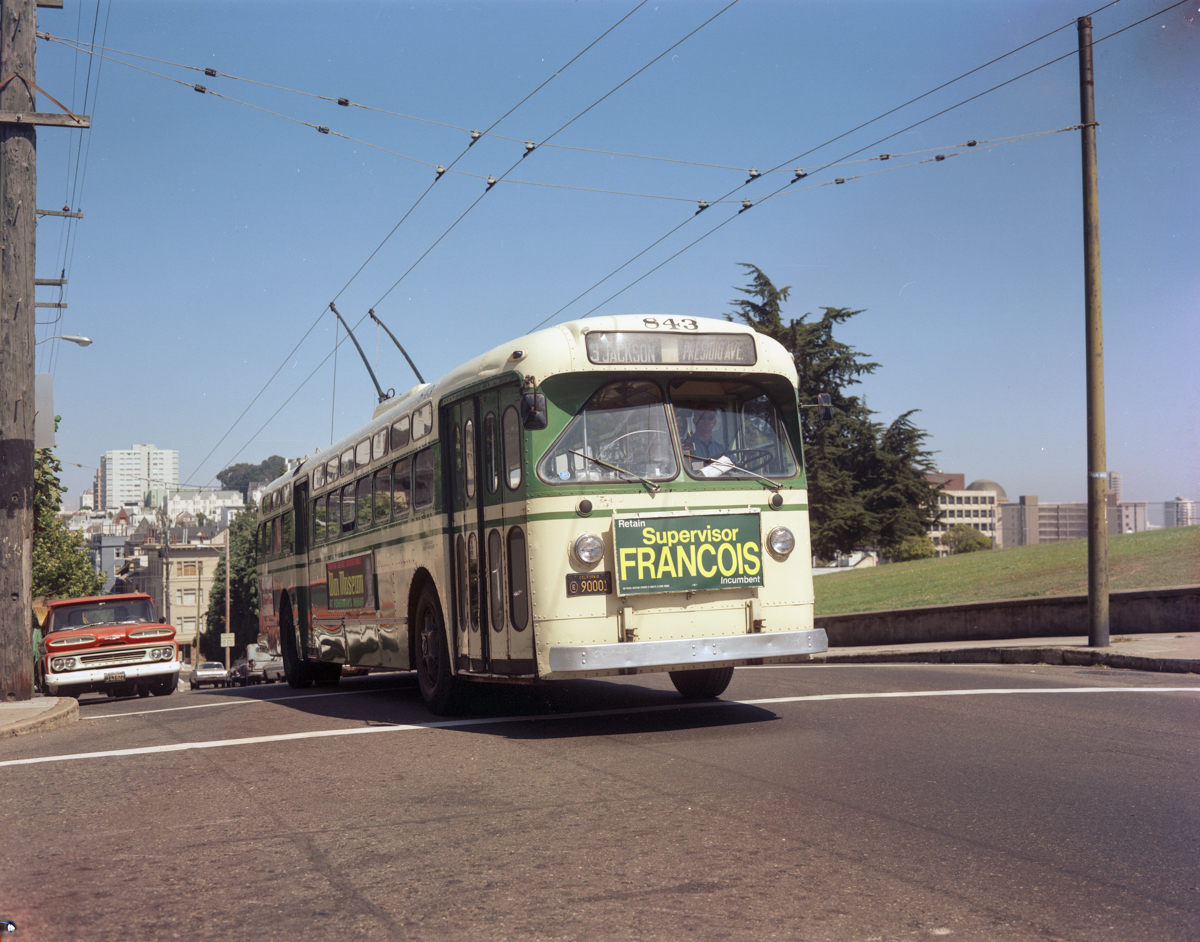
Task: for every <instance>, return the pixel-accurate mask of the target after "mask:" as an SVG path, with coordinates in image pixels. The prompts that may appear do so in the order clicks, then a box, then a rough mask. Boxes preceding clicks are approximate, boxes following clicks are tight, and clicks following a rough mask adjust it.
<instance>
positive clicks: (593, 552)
mask: <svg viewBox="0 0 1200 942" xmlns="http://www.w3.org/2000/svg"><path fill="white" fill-rule="evenodd" d="M572 550H573V551H574V553H575V558H576V559H578V560H579V561H580V562H581V563H583V564H584V565H585V566H594V565H595V564H596V563H598V562H600V560H601V559H603V558H604V541H603V540H602V539H600V537H598V536H597V535H596V534H595V533H585V534H583V536H581V537H579V538H578V539H576V540H575V545H574V546H573V547H572Z"/></svg>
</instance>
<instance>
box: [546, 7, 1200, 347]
mask: <svg viewBox="0 0 1200 942" xmlns="http://www.w3.org/2000/svg"><path fill="white" fill-rule="evenodd" d="M1119 2H1120V0H1111V2H1109V3H1106V4H1105V5H1104V6H1101V7H1099V8H1098V9H1097V10H1095V11H1093V14H1089V15H1094V13H1099V12H1100V11H1102V10H1105V9H1107V8H1108V7H1111V6H1114V5H1115V4H1116V3H1119ZM1187 2H1189V0H1177V2H1175V3H1172V4H1169V5H1168V6H1166V7H1164V8H1163V9H1161V10H1159V11H1157V12H1156V13H1153V14H1151V15H1149V16H1146V17H1143V18H1142V19H1140V20H1137V21H1136V22H1134V23H1131V24H1130V25H1129V26H1125V27H1122V28H1121V29H1119V30H1116V31H1114V32H1112V33H1109V34H1108V35H1107V36H1104V37H1103V38H1101V39H1098V40H1094V41H1093V45H1095V44H1096V43H1100V42H1103V41H1104V40H1107V39H1111V38H1112V37H1114V36H1117V35H1119V34H1120V33H1123V32H1125V31H1126V30H1128V29H1132V28H1133V27H1134V26H1138V25H1140V24H1141V23H1144V22H1146V21H1147V20H1150V19H1153V18H1154V17H1156V16H1159V15H1161V14H1163V13H1165V12H1167V11H1168V10H1171V9H1173V8H1175V7H1177V6H1182V5H1183V4H1184V3H1187ZM1071 25H1073V22H1072V23H1069V24H1065V25H1064V26H1060V27H1058V29H1055V30H1051V31H1050V32H1049V33H1046V34H1044V35H1042V36H1039V37H1038V38H1037V39H1034V40H1031V41H1030V42H1027V43H1024V44H1023V45H1021V46H1018V47H1017V48H1016V49H1013V50H1011V51H1009V52H1007V53H1005V54H1004V55H1002V56H998V57H996V58H995V59H992V60H990V61H989V62H987V63H984V65H981V66H978V67H977V68H974V69H971V70H970V71H969V72H965V73H963V74H962V75H960V76H958V78H955V79H951V80H950V81H949V82H944V83H942V84H941V85H939V86H937V88H934V89H931V90H930V91H928V92H925V93H924V94H922V95H918V96H917V97H916V98H913V99H910V100H909V101H907V102H905V103H904V104H902V105H898V106H897V107H895V108H892V109H890V110H889V111H886V112H884V113H883V114H881V115H879V116H878V117H876V118H872V119H871V120H870V121H867V122H864V123H863V124H860V125H858V127H856V128H852V129H851V130H850V131H846V132H844V133H842V134H839V135H837V136H836V137H834V138H831V139H830V140H828V141H826V142H825V143H823V144H819V145H817V146H816V147H813V148H810V149H809V150H807V151H805V152H804V153H802V154H799V155H797V156H796V157H794V158H792V159H791V160H789V161H785V162H784V163H781V164H778V165H777V166H776V167H774V168H772V172H773V171H775V170H778V169H780V168H782V167H784V166H787V165H788V164H791V163H794V162H795V161H797V160H800V159H802V158H803V157H805V156H807V155H808V154H811V153H813V152H815V151H817V150H820V149H821V148H823V147H826V146H828V145H829V144H832V143H833V142H835V141H838V140H841V139H842V138H843V137H845V136H846V135H847V134H851V133H853V132H854V131H857V130H861V129H862V128H864V127H867V126H868V125H870V124H874V123H875V122H876V121H879V120H881V119H882V118H885V117H887V116H888V115H890V114H894V113H895V112H896V111H899V110H900V109H901V108H905V107H907V106H908V105H910V104H912V103H914V102H916V101H920V100H921V99H923V98H926V97H928V96H929V95H931V94H933V93H934V92H936V91H938V90H940V89H943V88H946V87H947V86H949V85H952V84H954V83H955V82H958V81H960V80H961V79H963V78H966V77H967V76H969V75H973V74H974V73H975V72H978V71H979V70H980V69H982V68H986V67H987V66H988V65H991V64H993V63H995V62H999V61H1000V60H1001V59H1004V58H1007V57H1008V56H1010V55H1012V54H1013V53H1016V52H1019V51H1020V50H1022V49H1026V48H1028V47H1029V46H1031V45H1033V44H1034V43H1037V42H1040V41H1041V40H1043V39H1045V38H1047V37H1048V36H1052V35H1054V34H1055V33H1058V32H1060V31H1061V30H1063V29H1066V28H1067V27H1068V26H1071ZM1076 54H1077V52H1076V51H1075V50H1072V51H1071V52H1069V53H1067V54H1065V55H1062V56H1058V57H1057V58H1055V59H1052V60H1050V61H1049V62H1045V63H1043V64H1042V65H1040V66H1037V67H1036V68H1033V69H1029V70H1028V71H1026V72H1022V73H1021V74H1020V75H1017V76H1016V77H1014V78H1011V79H1009V80H1007V81H1005V82H1001V83H1000V84H998V85H995V86H993V87H992V88H989V89H987V90H986V91H983V92H980V93H979V94H977V95H972V96H971V97H970V98H967V99H964V100H963V101H960V102H958V103H957V104H955V105H951V106H950V107H949V108H944V109H942V110H941V111H939V112H937V113H936V114H933V115H930V116H928V117H926V118H923V119H922V120H921V121H918V122H915V123H914V124H911V125H909V126H908V127H906V128H904V129H902V130H900V131H897V132H895V133H893V134H889V135H886V136H885V137H882V138H880V139H879V140H877V141H875V142H874V143H871V144H867V145H866V146H864V147H860V148H859V149H857V150H855V151H852V152H851V153H849V154H847V155H845V156H844V157H842V158H839V160H838V161H835V162H831V163H829V164H826V165H824V166H823V167H820V168H817V170H818V171H819V170H823V169H827V168H828V167H830V166H834V165H835V164H836V163H840V162H841V161H846V160H849V158H851V157H854V156H855V155H857V154H860V153H862V152H863V151H864V150H867V149H870V148H873V147H877V146H878V145H879V144H882V143H884V142H885V141H888V140H890V139H891V138H893V137H896V136H898V135H900V134H903V133H906V132H907V131H910V130H912V129H913V128H915V127H918V126H920V125H921V124H925V123H926V122H928V121H932V120H933V119H934V118H937V117H940V116H941V115H943V114H946V113H947V112H949V111H953V110H954V109H955V108H959V107H961V106H962V105H964V104H967V103H968V102H971V101H974V100H976V99H977V98H980V97H982V96H984V95H987V94H990V93H991V92H993V91H996V90H997V89H999V88H1003V87H1004V86H1006V85H1010V84H1012V83H1013V82H1015V81H1017V80H1018V79H1021V78H1024V77H1026V76H1028V75H1031V74H1033V73H1034V72H1037V71H1039V70H1041V69H1044V68H1046V67H1047V66H1050V65H1054V64H1055V63H1057V62H1061V61H1062V60H1063V59H1067V58H1070V57H1072V56H1074V55H1076ZM814 172H817V171H814ZM807 175H808V174H807V173H805V174H804V175H803V176H807ZM803 176H802V175H800V174H799V173H798V174H797V176H796V177H795V178H794V179H793V180H792V181H791V182H789V183H787V184H785V185H784V186H782V187H780V188H779V189H778V190H776V191H774V192H773V193H770V194H768V195H767V196H765V197H761V198H760V199H759V200H758V201H757V202H762V200H763V199H769V198H771V197H773V196H777V195H779V193H781V192H782V191H783V190H786V189H789V188H790V187H791V186H792V185H793V184H794V183H796V182H797V181H799V180H800V179H802V178H803ZM754 179H757V178H751V179H750V180H747V181H746V182H745V183H743V184H741V185H740V186H737V187H734V189H732V190H731V191H729V192H728V193H726V194H725V195H724V196H722V197H721V198H720V199H719V200H716V201H714V202H717V203H719V202H724V201H726V200H727V199H728V198H729V197H730V196H732V195H733V194H734V193H736V192H737V191H738V190H740V189H742V188H743V187H745V186H746V185H747V184H749V183H751V182H752V181H753V180H754ZM834 182H835V183H836V181H834ZM843 182H845V181H844V180H843ZM752 205H754V204H753V203H751V202H749V201H746V203H744V205H743V209H742V210H741V211H739V213H738V214H737V215H741V212H745V210H746V209H749V208H750V207H751V206H752ZM704 208H707V207H706V206H703V205H702V206H701V210H702V209H704ZM699 212H700V210H698V211H697V213H696V214H693V216H691V217H689V218H688V219H685V220H683V221H682V222H680V223H679V224H678V225H676V226H675V227H674V228H672V229H671V230H670V231H668V232H667V233H666V234H665V235H663V236H661V237H660V238H658V239H656V240H655V241H654V242H652V243H651V244H650V245H648V246H646V247H645V248H644V249H642V250H641V251H640V252H638V253H637V254H636V255H634V256H633V257H632V258H630V259H628V260H627V261H626V262H624V263H623V264H622V265H620V266H618V267H617V268H616V269H614V270H613V271H611V272H609V274H607V275H605V276H604V277H603V278H601V279H600V280H599V281H597V282H596V283H595V284H593V285H592V286H591V287H590V288H588V289H587V290H586V291H584V292H583V293H582V294H579V295H577V296H576V297H575V298H573V299H572V300H571V301H568V302H567V303H566V304H565V305H563V306H562V307H561V308H559V309H558V310H557V311H555V312H554V313H553V314H551V315H549V316H548V317H546V318H544V319H543V320H542V321H540V322H539V323H538V324H536V325H535V326H534V327H533V328H532V329H533V330H536V329H537V328H538V327H541V326H542V325H543V324H545V323H547V322H548V321H550V320H553V319H554V318H555V317H557V316H558V315H559V314H561V313H562V312H563V311H565V310H566V309H567V308H569V307H570V306H571V305H573V304H575V303H576V302H577V301H579V300H580V299H581V298H583V297H584V296H586V295H587V294H590V293H591V292H592V291H594V290H595V289H596V288H597V287H599V286H600V285H601V284H603V283H604V282H606V281H608V280H609V279H610V278H612V277H613V276H614V275H616V274H617V273H618V272H620V271H621V270H622V269H624V268H626V267H628V266H629V265H630V264H632V263H633V262H634V261H636V260H637V259H638V258H640V257H641V256H642V255H644V254H646V252H648V251H650V250H651V249H653V248H654V247H655V246H657V245H659V244H661V243H662V242H663V241H665V240H666V239H667V238H669V237H670V236H672V235H674V234H675V233H676V232H678V231H679V230H680V229H682V228H683V227H684V226H686V225H687V224H688V223H689V222H691V221H692V220H693V219H695V218H696V215H698V214H699ZM736 218H737V216H736V215H735V216H731V217H730V218H729V219H727V220H725V222H722V223H721V224H720V225H718V226H715V227H714V228H713V229H712V230H710V231H709V232H707V233H705V234H704V235H702V236H700V238H698V239H696V240H694V241H693V242H691V243H689V244H688V245H687V246H685V247H684V249H682V250H681V251H680V252H676V253H675V254H674V255H672V256H670V258H668V259H666V260H665V261H664V262H661V263H660V264H658V265H656V266H654V268H652V269H650V271H648V272H646V273H645V274H643V275H641V276H640V277H638V278H637V279H636V280H634V281H633V282H631V283H630V284H628V285H626V286H625V287H624V288H622V289H621V290H620V291H618V292H617V293H616V294H613V295H611V296H610V297H608V298H607V299H605V300H604V301H603V302H601V303H600V304H599V305H597V306H596V307H593V308H592V309H591V310H589V311H588V312H587V313H586V314H584V315H583V316H584V317H587V316H588V315H590V314H592V313H593V312H595V311H596V310H598V309H599V308H600V307H603V306H604V305H605V304H607V303H608V302H609V301H612V300H613V299H614V298H616V297H618V296H619V295H621V294H623V293H624V292H625V291H627V290H628V289H629V288H631V287H632V286H633V285H635V284H637V283H638V282H640V281H642V280H643V279H644V278H645V277H647V276H648V275H650V274H652V273H653V272H655V271H657V270H658V269H659V268H662V267H663V265H665V264H666V263H667V262H669V261H672V260H673V259H675V258H677V257H678V256H679V255H680V254H682V253H683V252H684V251H687V249H689V248H691V247H692V246H694V245H696V244H697V243H698V242H700V241H703V240H704V239H706V238H707V237H708V236H709V235H711V234H712V233H713V232H715V231H717V229H720V228H723V227H724V226H725V225H726V224H727V223H729V222H731V221H733V219H736Z"/></svg>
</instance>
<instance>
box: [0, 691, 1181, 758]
mask: <svg viewBox="0 0 1200 942" xmlns="http://www.w3.org/2000/svg"><path fill="white" fill-rule="evenodd" d="M1047 693H1048V694H1062V693H1194V694H1200V686H1197V687H1051V688H1045V689H1038V688H1036V687H995V688H990V689H989V688H981V689H977V690H912V691H908V690H904V691H892V692H885V693H824V694H813V695H809V696H803V697H768V698H765V699H762V700H703V701H700V702H698V703H695V702H693V703H689V702H686V701H684V702H680V703H668V704H659V705H657V706H645V707H628V708H625V709H615V710H586V711H581V712H577V713H550V714H542V715H537V716H488V717H479V718H476V719H461V720H440V721H437V722H433V723H408V724H397V725H394V726H393V725H388V726H356V727H354V728H352V729H321V730H313V731H311V732H307V733H285V734H281V735H278V736H250V737H247V738H245V739H217V740H210V741H207V742H180V743H170V744H168V745H165V746H142V747H139V748H136V749H111V750H108V751H105V752H78V753H74V754H73V755H65V756H39V757H36V758H32V759H9V760H8V761H6V762H0V768H5V767H8V766H14V765H37V764H39V763H43V762H73V761H76V760H80V759H107V758H114V757H121V756H148V755H155V754H157V753H162V752H187V751H189V750H192V749H222V748H224V747H226V746H253V745H258V744H260V743H269V742H287V741H289V740H297V739H325V738H329V737H337V736H362V735H366V734H368V733H401V732H415V731H416V730H424V729H453V728H457V727H463V726H484V725H494V724H500V723H536V722H542V721H546V720H578V719H593V718H596V717H602V716H628V715H632V714H637V713H661V712H665V711H668V710H697V709H705V708H710V707H723V706H762V705H765V704H776V703H811V702H815V701H820V700H882V699H889V698H918V697H978V696H995V695H1005V694H1047ZM312 696H317V695H316V694H313V695H312ZM285 699H290V698H285Z"/></svg>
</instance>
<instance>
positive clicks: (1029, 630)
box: [816, 585, 1200, 648]
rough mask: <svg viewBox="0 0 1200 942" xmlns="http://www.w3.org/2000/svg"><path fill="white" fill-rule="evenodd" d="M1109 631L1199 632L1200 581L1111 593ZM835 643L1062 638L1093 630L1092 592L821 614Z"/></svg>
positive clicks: (820, 624) (819, 624) (843, 645)
mask: <svg viewBox="0 0 1200 942" xmlns="http://www.w3.org/2000/svg"><path fill="white" fill-rule="evenodd" d="M1108 609H1109V615H1108V618H1109V634H1110V635H1119V634H1153V633H1160V632H1172V631H1177V632H1182V631H1200V585H1187V586H1172V587H1169V588H1165V589H1142V590H1138V591H1134V592H1111V593H1109V597H1108ZM816 627H817V628H824V629H825V631H826V633H827V634H828V635H829V646H830V647H831V648H834V647H837V648H846V647H861V646H865V645H880V644H920V643H931V642H936V643H944V642H948V641H1001V640H1005V639H1008V638H1059V637H1070V636H1074V635H1085V636H1086V635H1087V633H1088V600H1087V596H1086V595H1054V596H1043V597H1039V598H1031V599H1005V600H1003V601H999V602H969V603H966V604H964V605H931V606H928V607H926V608H898V609H890V610H888V611H882V612H855V613H852V614H849V615H821V616H818V617H817V619H816Z"/></svg>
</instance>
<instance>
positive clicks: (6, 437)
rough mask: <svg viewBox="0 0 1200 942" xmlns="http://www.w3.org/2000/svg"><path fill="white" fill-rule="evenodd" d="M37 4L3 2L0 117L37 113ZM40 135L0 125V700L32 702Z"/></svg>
mask: <svg viewBox="0 0 1200 942" xmlns="http://www.w3.org/2000/svg"><path fill="white" fill-rule="evenodd" d="M34 3H35V0H0V82H4V83H5V85H4V88H3V90H0V112H3V113H4V115H3V116H2V117H3V118H5V119H6V118H9V117H10V116H19V115H32V114H33V112H34V111H35V103H34V97H33V73H34V42H35V37H34V33H35V31H36V30H37V10H36V8H35V6H34ZM36 153H37V131H36V130H35V128H34V126H33V124H23V123H17V122H14V121H11V120H3V122H2V123H0V213H2V214H3V219H2V220H0V256H2V261H0V321H2V323H0V506H2V507H3V512H2V513H0V698H3V699H5V700H28V699H30V698H31V697H32V696H33V656H32V649H31V647H30V644H31V642H30V618H31V612H32V608H31V603H32V600H31V598H30V588H31V585H32V582H33V569H32V551H33V415H34V407H33V359H34V345H33V344H34V337H33V269H34V233H35V229H36V225H37V223H36V219H37V217H36V215H35V210H36V209H37V160H36Z"/></svg>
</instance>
